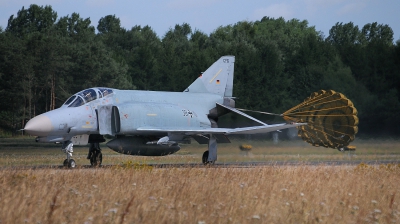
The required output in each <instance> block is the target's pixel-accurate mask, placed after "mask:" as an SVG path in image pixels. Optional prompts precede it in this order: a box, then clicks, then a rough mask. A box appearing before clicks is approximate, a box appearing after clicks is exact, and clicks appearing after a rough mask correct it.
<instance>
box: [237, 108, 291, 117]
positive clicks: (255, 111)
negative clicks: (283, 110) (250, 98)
mask: <svg viewBox="0 0 400 224" xmlns="http://www.w3.org/2000/svg"><path fill="white" fill-rule="evenodd" d="M235 109H236V110H240V111H247V112H254V113H259V114H268V115H274V116H283V114H275V113H269V112H263V111H257V110H247V109H242V108H235Z"/></svg>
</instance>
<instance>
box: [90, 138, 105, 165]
mask: <svg viewBox="0 0 400 224" xmlns="http://www.w3.org/2000/svg"><path fill="white" fill-rule="evenodd" d="M87 159H89V160H90V164H91V165H92V166H100V165H101V162H102V161H103V154H102V153H101V149H100V145H99V143H98V142H95V143H90V148H89V154H88V156H87Z"/></svg>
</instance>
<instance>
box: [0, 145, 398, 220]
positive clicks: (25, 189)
mask: <svg viewBox="0 0 400 224" xmlns="http://www.w3.org/2000/svg"><path fill="white" fill-rule="evenodd" d="M241 143H247V144H251V145H252V146H253V150H252V152H251V154H249V155H244V154H243V153H242V152H241V151H239V145H240V144H241ZM354 145H356V146H357V151H356V152H355V154H354V155H353V156H349V155H348V154H347V153H341V152H338V151H337V150H333V149H325V148H314V147H311V146H309V145H308V144H305V143H303V142H301V141H290V142H289V141H286V142H280V143H279V144H276V145H275V144H273V143H272V142H269V141H253V142H241V141H234V142H233V143H232V144H230V145H229V144H226V145H222V144H220V145H219V149H218V150H219V154H218V156H219V157H218V163H225V162H243V161H300V162H301V161H305V162H307V161H333V160H357V161H359V162H360V164H359V165H356V166H324V165H318V166H308V165H300V166H274V165H271V166H265V167H249V168H232V167H230V168H212V167H205V166H202V165H200V160H201V154H202V153H203V151H204V150H205V148H206V147H205V146H199V145H197V144H193V145H188V146H184V147H183V148H182V150H181V151H179V152H178V153H177V154H174V155H170V156H165V157H133V156H126V155H120V154H117V153H114V152H113V151H111V150H108V149H106V147H105V146H103V154H104V155H105V159H104V163H105V164H114V166H110V167H109V168H90V169H88V168H84V169H80V168H78V169H72V170H71V169H52V168H41V169H30V168H22V169H21V168H19V167H21V166H35V165H50V164H53V165H60V164H61V161H63V160H64V154H63V153H62V152H61V151H60V146H59V145H54V144H38V143H34V142H33V139H31V138H20V139H0V167H1V169H0V202H1V209H0V223H88V224H89V223H399V222H400V210H399V209H400V207H399V203H400V202H399V197H400V185H399V183H400V166H399V165H397V164H398V163H399V157H400V155H399V154H400V142H398V141H395V140H364V141H360V140H359V141H356V142H355V144H354ZM86 153H87V147H75V153H74V159H76V160H77V162H78V164H88V162H87V160H86ZM371 160H372V161H380V160H386V161H387V160H390V161H393V164H388V165H372V166H371V165H365V164H363V163H362V161H371ZM157 163H159V164H174V163H179V164H182V163H196V164H199V166H192V167H187V168H176V167H173V166H171V167H167V168H156V167H152V166H149V164H157ZM137 164H140V165H137Z"/></svg>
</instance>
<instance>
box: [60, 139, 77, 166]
mask: <svg viewBox="0 0 400 224" xmlns="http://www.w3.org/2000/svg"><path fill="white" fill-rule="evenodd" d="M61 150H62V151H63V152H64V153H65V154H67V158H66V159H65V160H64V163H63V165H64V167H68V168H75V166H76V162H75V160H73V159H72V158H71V157H72V153H73V152H74V144H72V142H71V141H66V142H64V143H63V146H62V149H61Z"/></svg>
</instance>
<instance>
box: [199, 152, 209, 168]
mask: <svg viewBox="0 0 400 224" xmlns="http://www.w3.org/2000/svg"><path fill="white" fill-rule="evenodd" d="M201 160H202V162H203V164H204V165H207V164H208V161H207V160H208V150H207V151H205V152H204V153H203V157H202V158H201Z"/></svg>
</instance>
